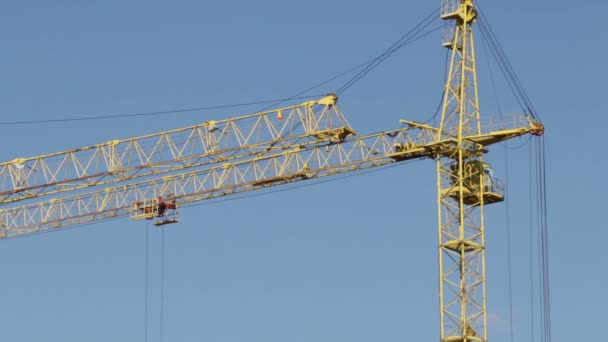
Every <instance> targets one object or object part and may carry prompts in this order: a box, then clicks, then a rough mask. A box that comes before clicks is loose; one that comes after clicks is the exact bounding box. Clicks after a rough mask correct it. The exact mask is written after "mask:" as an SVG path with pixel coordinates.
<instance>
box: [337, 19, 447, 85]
mask: <svg viewBox="0 0 608 342" xmlns="http://www.w3.org/2000/svg"><path fill="white" fill-rule="evenodd" d="M439 10H440V9H439V8H437V9H435V10H434V11H432V12H431V13H430V14H429V15H428V16H426V17H425V18H424V19H423V20H422V21H421V22H420V23H418V24H417V25H416V26H414V28H412V29H411V30H410V31H408V32H407V33H406V34H405V35H403V36H402V37H401V38H399V40H397V41H396V42H395V43H393V45H391V46H390V47H389V48H387V49H386V50H385V51H384V52H382V53H381V54H380V55H379V56H377V57H375V58H374V59H372V60H371V62H369V63H368V64H367V66H366V67H365V68H363V70H361V71H360V72H359V73H357V74H356V75H355V76H353V77H352V78H351V79H350V80H348V81H347V82H346V83H345V84H344V85H342V87H340V88H338V90H337V91H336V94H341V93H343V92H345V91H346V90H348V88H350V87H352V86H353V84H355V83H357V82H358V81H359V80H361V79H362V78H363V77H364V76H365V75H367V74H368V73H369V72H370V71H372V70H373V69H375V68H376V67H377V66H378V65H379V64H380V63H382V62H383V61H384V60H385V59H387V58H388V57H390V56H391V55H392V54H394V53H395V52H396V51H398V50H399V49H401V48H403V47H404V46H407V45H409V44H411V43H413V42H415V41H416V40H418V39H421V38H423V37H425V36H427V35H429V34H431V33H432V32H434V31H436V30H437V29H439V28H441V26H440V27H438V28H436V29H433V30H431V31H429V32H427V33H424V34H422V35H420V33H421V32H422V31H423V30H424V29H426V28H427V27H428V26H429V25H430V24H432V23H433V22H434V20H435V17H436V15H437V14H438V13H439Z"/></svg>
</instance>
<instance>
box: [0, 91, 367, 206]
mask: <svg viewBox="0 0 608 342" xmlns="http://www.w3.org/2000/svg"><path fill="white" fill-rule="evenodd" d="M336 102H337V97H336V96H335V95H329V96H327V97H325V98H322V99H319V100H316V101H308V102H305V103H302V104H299V105H295V106H290V107H285V108H280V109H275V110H272V111H266V112H261V113H256V114H250V115H245V116H241V117H236V118H230V119H226V120H218V121H207V122H205V123H202V124H199V125H195V126H190V127H184V128H180V129H175V130H170V131H165V132H160V133H155V134H150V135H145V136H140V137H135V138H129V139H124V140H113V141H110V142H107V143H104V144H98V145H93V146H87V147H82V148H78V149H73V150H69V151H65V152H58V153H53V154H47V155H41V156H37V157H31V158H18V159H15V160H13V161H10V162H4V163H0V203H10V202H15V201H20V200H23V199H27V198H32V197H38V196H44V195H49V194H54V193H59V192H66V191H72V190H75V189H80V188H84V187H89V186H97V185H102V184H109V183H112V182H117V181H124V180H130V179H134V178H138V177H143V176H147V175H151V174H159V173H165V172H170V171H175V170H180V169H185V168H190V167H196V166H201V165H208V164H213V163H218V162H224V161H227V160H232V159H236V158H241V157H244V156H252V155H258V154H264V153H268V152H272V151H280V150H283V149H286V148H289V147H291V146H292V145H293V144H295V143H298V144H304V145H305V144H314V143H318V142H320V141H332V142H337V141H340V140H342V139H344V138H345V137H347V136H349V135H353V134H355V132H354V131H353V130H352V128H351V127H350V125H349V124H348V122H347V120H346V118H345V117H344V115H343V114H342V113H341V112H340V111H339V109H338V106H337V103H336Z"/></svg>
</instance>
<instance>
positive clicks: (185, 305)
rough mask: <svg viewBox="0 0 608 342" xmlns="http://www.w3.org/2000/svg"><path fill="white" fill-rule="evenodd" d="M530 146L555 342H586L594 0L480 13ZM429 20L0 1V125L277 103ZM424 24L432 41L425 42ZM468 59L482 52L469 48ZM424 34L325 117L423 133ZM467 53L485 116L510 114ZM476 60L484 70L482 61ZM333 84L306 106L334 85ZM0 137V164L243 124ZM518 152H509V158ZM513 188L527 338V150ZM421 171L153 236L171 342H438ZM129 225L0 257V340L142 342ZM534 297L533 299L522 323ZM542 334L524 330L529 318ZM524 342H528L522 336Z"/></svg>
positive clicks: (497, 214)
mask: <svg viewBox="0 0 608 342" xmlns="http://www.w3.org/2000/svg"><path fill="white" fill-rule="evenodd" d="M481 5H482V7H483V9H484V12H485V14H486V16H487V17H488V18H489V19H490V20H491V25H492V27H493V28H494V30H495V32H496V34H497V35H498V37H499V39H500V41H501V43H502V45H503V47H504V48H505V50H506V51H507V53H508V55H509V58H510V60H511V62H512V64H513V66H514V67H515V69H516V71H517V73H518V75H519V77H520V79H521V80H522V83H523V84H524V85H525V87H526V89H527V92H528V94H529V95H530V97H531V98H532V102H533V103H534V105H535V107H536V108H537V110H538V111H539V114H540V116H541V118H542V119H543V122H544V124H545V126H546V128H547V134H546V138H545V139H546V146H547V172H548V174H547V177H548V193H549V197H548V205H549V225H550V233H549V234H550V236H549V243H550V263H551V291H552V292H551V293H552V303H551V305H552V309H553V311H552V317H553V320H552V323H553V337H554V340H556V341H560V340H573V339H577V340H584V341H592V342H595V341H598V342H599V341H602V339H601V338H605V333H604V332H603V330H600V327H601V324H602V323H603V325H605V324H606V322H607V321H606V315H605V312H604V309H605V308H606V307H607V306H608V295H607V294H606V290H605V285H604V284H605V282H606V281H607V280H608V279H607V278H606V275H605V272H603V271H602V270H604V269H606V264H607V262H608V260H607V258H606V256H605V253H603V252H602V251H603V247H604V244H605V241H606V240H607V239H608V232H607V230H606V224H605V220H603V217H602V215H601V214H602V212H603V211H604V210H605V207H606V204H608V202H607V201H606V199H605V197H604V196H603V194H605V193H606V190H608V188H607V187H606V182H605V181H603V179H604V177H603V174H604V172H603V168H604V167H605V165H604V162H603V161H602V160H603V159H602V157H603V154H604V153H605V148H603V147H604V146H605V143H602V140H601V139H602V137H603V133H604V129H605V127H606V126H607V124H608V122H607V119H606V110H605V106H604V105H603V99H604V98H605V94H606V91H608V88H607V87H606V83H605V80H606V79H607V78H608V67H607V66H606V61H605V56H606V52H607V51H606V44H605V42H606V37H605V34H604V33H603V32H604V31H605V30H604V28H603V27H602V25H601V24H600V23H601V21H602V20H603V18H602V17H601V15H602V14H604V13H606V10H608V8H607V7H608V5H606V4H605V3H604V2H600V1H587V2H579V3H576V4H573V3H572V2H566V1H552V2H540V1H536V2H530V1H523V0H514V1H509V2H505V1H502V2H491V1H488V0H485V1H483V2H481ZM438 6H439V1H436V4H435V3H429V2H412V1H410V2H406V1H389V0H377V1H374V2H373V3H372V2H371V1H370V2H356V3H354V2H352V1H342V0H336V1H332V0H330V1H317V0H311V1H307V2H297V3H296V2H285V1H271V0H259V1H255V2H246V1H242V0H234V1H209V0H207V1H172V2H171V3H169V2H162V1H145V2H144V1H114V0H108V1H103V2H101V1H98V2H93V1H88V2H85V1H61V0H58V1H52V2H50V1H19V2H9V1H4V2H2V3H1V4H0V40H1V41H2V43H3V44H2V47H3V49H2V53H1V54H0V61H1V63H0V71H1V74H2V81H1V82H0V113H2V114H1V116H0V118H1V119H0V121H1V122H6V121H16V120H41V119H49V118H63V117H71V116H94V115H104V114H120V113H137V112H146V111H156V110H165V109H175V108H187V107H193V106H212V105H221V104H231V103H241V102H248V101H258V100H267V99H275V98H284V97H288V96H291V95H293V94H295V93H298V92H299V91H301V90H303V89H306V88H308V87H310V86H311V85H314V84H316V83H318V82H320V81H323V80H326V79H328V78H330V77H332V76H334V75H335V74H338V73H340V72H342V71H344V70H347V69H349V68H350V67H352V66H355V65H357V64H359V63H361V62H363V61H366V60H367V59H369V58H371V57H374V56H376V55H377V54H378V53H380V52H381V51H382V50H383V49H384V48H386V47H387V46H389V45H390V44H392V43H393V42H394V41H395V40H396V39H398V38H399V37H401V36H402V35H403V34H404V33H405V32H407V31H408V30H409V29H411V28H412V27H413V26H414V25H415V24H416V23H417V22H419V21H420V20H421V19H422V18H423V17H425V16H426V15H427V14H428V13H430V12H431V11H432V10H433V9H434V8H436V7H438ZM440 24H441V23H440V21H439V19H438V20H437V25H440ZM478 40H479V39H478ZM440 43H441V33H440V32H435V33H434V34H431V35H430V36H428V37H427V38H425V39H423V40H421V41H419V42H416V43H415V44H413V45H411V46H408V47H406V48H404V49H402V50H400V51H399V52H398V53H396V54H394V55H393V56H392V57H391V58H390V59H388V60H387V61H386V62H385V63H383V64H382V65H380V66H379V67H378V68H376V69H375V70H374V72H372V73H370V74H369V75H368V76H367V77H365V78H364V79H363V80H362V81H360V82H359V83H357V84H356V85H355V86H354V87H353V88H351V89H350V90H349V91H348V92H346V93H345V94H344V95H343V96H342V97H341V98H340V106H341V109H342V111H343V112H344V114H345V115H346V116H347V117H348V118H349V120H350V123H351V125H352V126H353V127H354V128H355V129H356V130H357V131H358V132H359V133H361V134H364V133H371V132H376V131H382V130H388V129H393V128H397V127H398V126H399V125H398V120H399V119H401V118H407V119H413V120H419V121H422V120H425V119H427V118H429V117H430V116H431V115H432V113H433V112H434V111H435V108H436V106H437V103H438V101H439V97H440V95H441V89H442V82H443V77H444V76H443V70H444V59H445V50H444V48H442V47H441V44H440ZM478 48H479V50H478V51H479V57H480V62H479V71H480V85H481V87H482V89H481V91H480V92H481V96H482V100H481V105H482V111H483V113H484V115H488V116H489V115H497V113H498V109H497V106H496V101H495V99H494V95H493V91H492V90H491V88H490V87H491V83H490V76H489V75H491V72H493V75H494V77H495V78H496V80H499V81H497V82H498V89H497V90H498V93H499V94H500V103H501V108H502V111H503V112H504V113H513V112H516V111H518V110H519V108H518V106H517V104H516V102H515V101H514V99H513V97H512V96H511V95H510V92H509V91H508V89H507V88H506V86H505V84H504V82H502V80H501V79H500V77H499V73H498V69H497V67H496V66H495V65H494V66H492V64H490V66H492V67H491V68H489V69H488V67H487V65H488V64H487V62H486V60H487V58H486V55H485V53H484V49H483V46H480V44H478ZM490 63H492V62H491V61H490ZM345 81H346V80H345V79H341V80H338V81H337V82H334V83H332V84H330V85H329V86H327V87H324V88H321V89H319V90H318V91H317V92H312V94H323V93H327V92H330V91H332V90H335V89H336V88H338V87H339V86H340V85H341V84H342V83H343V82H345ZM259 109H260V108H259V107H252V108H238V109H234V110H227V111H214V112H195V113H186V114H175V115H170V116H158V117H147V118H137V119H123V120H103V121H95V122H71V123H63V124H46V125H28V126H19V125H10V126H9V125H2V126H0V129H1V130H2V134H0V146H2V147H3V148H2V149H1V150H0V159H1V160H12V159H14V158H17V157H24V156H32V155H37V154H43V153H50V152H55V151H61V150H66V149H70V148H74V147H79V146H84V145H90V144H95V143H99V142H104V141H108V140H112V139H119V138H126V137H130V136H136V135H141V134H146V133H151V132H157V131H161V130H165V129H170V128H176V127H181V126H185V125H190V124H194V123H198V122H203V121H207V120H209V119H210V118H213V119H215V118H224V117H229V116H235V115H238V114H243V113H247V112H253V111H256V110H259ZM522 142H523V141H518V142H514V143H513V145H510V146H517V145H521V143H522ZM507 155H508V163H507V165H508V167H506V166H505V163H504V159H505V150H504V148H503V147H502V146H497V147H495V148H494V149H493V151H492V153H491V155H490V156H489V157H488V160H490V161H491V162H493V165H494V167H495V173H496V175H497V176H499V177H502V178H505V177H506V175H507V174H508V177H509V180H510V184H509V190H510V192H511V196H510V197H509V203H508V205H509V209H510V222H511V248H512V251H511V258H512V271H513V272H512V280H513V301H512V303H513V317H514V320H513V323H514V334H515V340H517V341H530V340H531V332H530V329H531V322H530V319H529V317H530V260H529V247H528V246H529V224H528V221H529V214H528V211H529V193H530V189H529V178H530V176H529V174H530V172H529V170H530V163H529V146H528V145H525V146H524V147H522V148H519V149H515V150H508V153H507ZM434 172H435V168H434V165H433V163H432V162H431V161H420V162H417V163H413V164H409V165H404V166H401V167H396V168H392V169H389V170H384V171H381V172H374V173H370V174H366V175H361V176H358V177H353V178H348V179H344V180H337V181H334V182H329V183H324V184H319V185H315V186H311V187H305V188H299V189H293V190H289V191H284V192H279V193H275V194H270V195H265V196H259V197H254V198H248V199H241V200H237V201H229V202H224V203H218V204H210V205H203V206H200V207H196V208H190V209H185V210H183V212H182V214H183V215H182V223H180V224H178V225H172V226H169V227H168V228H167V229H166V230H165V231H164V234H165V236H164V238H165V250H164V251H165V267H164V276H165V282H164V288H163V293H164V302H163V322H164V324H163V325H162V330H163V334H164V335H163V336H164V340H166V341H218V342H232V341H265V342H274V341H285V340H289V341H292V342H298V341H313V340H314V341H319V342H324V341H353V342H357V341H375V340H383V341H402V340H406V339H409V340H433V339H435V340H436V339H437V338H438V336H439V331H438V327H439V323H438V320H439V317H438V316H439V315H438V305H439V304H438V300H437V298H438V291H437V283H438V281H437V260H436V258H437V252H436V245H437V242H436V237H437V233H436V229H437V228H436V221H437V219H436V189H435V174H434ZM487 227H488V233H487V235H488V236H487V248H488V313H489V317H490V328H489V333H490V338H491V339H492V340H493V341H495V342H501V341H509V340H510V338H509V322H508V319H509V311H508V307H509V301H508V287H507V271H506V267H507V255H508V254H507V247H506V246H507V245H506V236H507V235H506V232H507V225H506V204H505V203H503V204H499V205H494V206H492V207H491V208H489V209H488V215H487ZM149 232H150V245H149V253H150V260H149V261H150V268H149V274H148V276H149V283H148V286H149V306H148V328H149V329H148V341H158V340H160V339H159V336H160V330H161V327H160V312H161V310H160V305H159V303H160V300H159V298H160V289H161V285H160V265H159V262H160V242H161V231H159V230H158V229H152V228H150V231H149ZM145 234H146V226H145V223H142V222H134V221H130V220H129V219H126V218H125V219H122V220H117V221H111V222H100V223H98V224H96V225H92V226H88V227H79V228H75V229H70V230H65V231H61V232H54V233H51V234H45V235H39V236H31V237H27V238H20V239H12V240H5V241H0V260H3V263H2V265H3V269H2V276H0V280H1V281H2V285H1V288H2V293H3V294H4V295H3V296H1V297H0V321H1V322H2V329H0V339H1V340H3V341H4V340H6V341H15V342H18V341H64V342H72V341H104V342H105V341H144V307H145V305H144V302H145V297H144V286H145V282H144V279H145V266H144V265H145V264H144V263H145V250H146V249H145V246H146V240H145V236H146V235H145ZM537 302H538V300H537V299H535V305H537V304H538V303H537ZM536 324H537V326H536V327H538V321H536ZM536 340H538V337H536Z"/></svg>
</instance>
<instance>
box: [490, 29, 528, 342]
mask: <svg viewBox="0 0 608 342" xmlns="http://www.w3.org/2000/svg"><path fill="white" fill-rule="evenodd" d="M482 46H483V51H484V54H485V55H486V58H485V60H486V63H487V67H488V76H489V78H490V84H491V85H492V93H493V94H494V100H495V101H496V107H497V109H498V115H499V117H500V121H501V122H504V118H503V112H502V105H501V104H500V98H499V97H498V89H497V88H496V82H495V80H494V72H493V71H494V70H493V69H492V65H491V63H490V58H487V57H489V56H488V53H487V51H488V48H487V44H486V41H485V40H483V44H482ZM529 141H530V140H528V142H529ZM507 142H508V141H505V142H504V144H503V146H504V163H505V184H506V185H505V196H506V197H507V200H506V203H505V210H506V212H505V214H506V224H507V237H506V240H507V283H508V285H507V286H508V300H509V340H510V341H511V342H513V341H514V329H513V272H512V270H513V267H512V261H511V258H512V253H511V210H510V209H511V208H510V200H509V199H510V198H511V196H510V191H509V184H510V182H509V155H508V150H509V148H508V145H507ZM526 143H527V142H526Z"/></svg>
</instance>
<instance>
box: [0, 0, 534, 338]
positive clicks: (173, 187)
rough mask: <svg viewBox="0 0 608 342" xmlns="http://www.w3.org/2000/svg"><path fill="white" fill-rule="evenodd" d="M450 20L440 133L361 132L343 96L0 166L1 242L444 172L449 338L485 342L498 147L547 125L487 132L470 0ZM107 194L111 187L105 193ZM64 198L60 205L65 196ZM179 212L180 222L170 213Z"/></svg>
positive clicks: (406, 129)
mask: <svg viewBox="0 0 608 342" xmlns="http://www.w3.org/2000/svg"><path fill="white" fill-rule="evenodd" d="M441 18H442V19H443V20H445V21H447V22H451V23H453V25H452V26H449V27H448V30H447V31H446V33H447V34H446V35H445V37H446V40H445V41H444V42H443V46H445V47H446V48H447V49H449V50H450V52H451V58H450V64H449V69H448V74H447V77H446V83H445V86H444V97H443V104H442V111H441V119H440V122H439V126H438V127H434V126H430V125H427V124H421V123H417V122H414V121H407V120H401V123H402V124H403V126H402V127H401V128H398V129H395V130H391V131H385V132H378V133H373V134H368V135H363V136H357V135H356V133H355V131H354V130H353V129H352V128H351V127H350V126H349V124H348V122H347V121H346V118H345V117H344V115H343V114H342V113H341V112H340V111H339V110H338V107H337V100H338V99H337V97H336V96H335V95H328V96H327V97H324V98H321V99H319V100H316V101H308V102H305V103H302V104H299V105H295V106H290V107H285V108H281V109H277V110H272V111H268V112H262V113H256V114H251V115H245V116H242V117H238V118H232V119H226V120H220V121H207V122H205V123H202V124H200V125H196V126H191V127H185V128H181V129H176V130H172V131H166V132H160V133H157V134H151V135H147V136H143V137H137V138H131V139H125V140H113V141H110V142H108V143H105V144H99V145H94V146H89V147H84V148H80V149H75V150H70V151H66V152H59V153H54V154H49V155H43V156H38V157H32V158H19V159H16V160H13V161H10V162H5V163H0V239H3V238H8V237H15V236H22V235H27V234H32V233H37V232H42V231H49V230H53V229H56V228H59V227H66V226H73V225H79V224H83V223H88V222H95V221H99V220H105V219H110V218H114V217H119V216H130V217H131V218H133V219H155V220H156V221H155V222H156V223H157V224H159V225H160V224H166V223H174V222H177V219H176V218H175V215H176V213H177V209H178V207H179V206H182V205H184V204H187V203H193V202H198V201H204V200H209V199H213V198H218V197H222V196H228V195H233V194H238V193H243V192H248V191H257V190H261V189H267V188H270V187H274V186H281V185H285V184H290V183H294V182H301V181H308V180H312V179H317V178H320V177H326V176H334V175H338V174H342V173H347V172H355V171H359V170H362V169H367V168H373V167H380V166H384V165H388V164H392V163H399V162H403V161H407V160H414V159H429V160H434V162H435V164H436V171H437V202H438V203H437V210H438V259H439V298H440V340H441V342H468V341H476V342H486V341H487V313H486V305H487V304H486V261H485V260H486V258H485V217H484V215H485V212H484V208H485V206H486V205H488V204H492V203H497V202H501V201H503V200H504V191H503V185H502V183H501V182H500V180H498V179H496V178H494V176H493V175H492V169H491V167H490V166H489V165H488V164H486V163H485V162H484V161H483V155H484V154H485V153H487V152H488V149H487V147H489V146H490V145H493V144H496V143H499V142H502V141H505V140H508V139H512V138H515V137H519V136H522V135H525V134H532V135H537V136H539V135H542V134H543V133H544V127H543V125H542V124H541V123H540V122H537V121H535V120H533V119H531V118H530V117H528V116H527V115H525V114H522V115H521V117H518V118H515V119H514V121H513V122H511V123H506V122H503V123H500V125H499V126H498V127H492V126H490V127H487V126H483V125H482V121H481V115H480V109H479V98H478V88H477V69H476V59H475V45H474V44H475V42H474V37H473V24H474V23H475V21H476V20H477V11H476V9H475V7H474V5H473V0H444V1H443V4H442V9H441ZM101 186H108V187H106V188H101ZM60 193H66V194H63V195H62V196H63V197H60V196H59V194H60ZM170 215H173V216H172V217H169V216H170Z"/></svg>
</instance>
